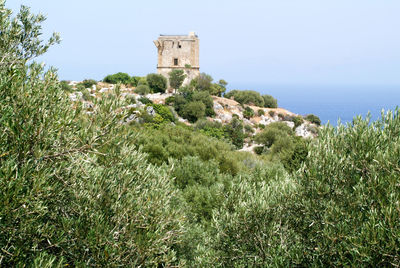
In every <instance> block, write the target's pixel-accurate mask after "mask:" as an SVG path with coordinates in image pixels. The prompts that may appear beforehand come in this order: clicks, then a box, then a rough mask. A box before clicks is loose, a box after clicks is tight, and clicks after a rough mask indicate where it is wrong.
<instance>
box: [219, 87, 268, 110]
mask: <svg viewBox="0 0 400 268" xmlns="http://www.w3.org/2000/svg"><path fill="white" fill-rule="evenodd" d="M224 97H225V98H228V99H230V98H233V99H234V100H235V101H237V102H239V103H240V104H248V105H255V106H258V107H264V98H263V97H261V95H260V93H258V92H257V91H252V90H231V91H229V92H228V93H226V94H225V95H224Z"/></svg>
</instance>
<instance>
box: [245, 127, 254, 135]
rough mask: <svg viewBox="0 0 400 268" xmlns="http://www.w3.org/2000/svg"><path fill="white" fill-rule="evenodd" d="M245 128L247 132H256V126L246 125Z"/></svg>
mask: <svg viewBox="0 0 400 268" xmlns="http://www.w3.org/2000/svg"><path fill="white" fill-rule="evenodd" d="M244 130H245V131H246V133H250V134H252V133H254V128H253V127H252V126H251V125H245V126H244Z"/></svg>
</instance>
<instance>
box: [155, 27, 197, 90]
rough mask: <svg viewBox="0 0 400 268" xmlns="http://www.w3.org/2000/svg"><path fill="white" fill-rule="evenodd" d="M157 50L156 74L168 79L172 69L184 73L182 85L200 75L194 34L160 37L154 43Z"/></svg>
mask: <svg viewBox="0 0 400 268" xmlns="http://www.w3.org/2000/svg"><path fill="white" fill-rule="evenodd" d="M154 44H155V45H156V47H157V49H158V64H157V72H158V73H159V74H162V75H163V76H165V77H166V78H167V79H168V77H169V76H168V74H169V72H171V71H172V70H174V69H181V70H184V71H185V74H186V78H185V81H183V85H187V84H189V82H190V81H191V80H192V79H193V78H195V77H197V76H198V75H199V74H200V64H199V38H198V37H197V35H196V34H195V33H194V32H191V33H189V35H160V37H159V38H158V39H157V40H156V41H154Z"/></svg>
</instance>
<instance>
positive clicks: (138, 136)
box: [0, 2, 400, 267]
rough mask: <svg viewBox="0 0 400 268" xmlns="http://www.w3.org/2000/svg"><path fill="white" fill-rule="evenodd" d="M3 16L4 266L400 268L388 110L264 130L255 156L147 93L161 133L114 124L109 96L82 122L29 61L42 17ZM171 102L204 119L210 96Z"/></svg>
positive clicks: (238, 136) (393, 129)
mask: <svg viewBox="0 0 400 268" xmlns="http://www.w3.org/2000/svg"><path fill="white" fill-rule="evenodd" d="M0 10H1V11H2V12H0V32H1V33H2V38H0V50H1V53H0V55H1V56H0V57H1V60H2V61H3V62H7V63H10V64H9V65H7V68H0V150H1V151H0V193H1V195H0V227H1V228H0V249H1V250H0V265H1V266H4V267H24V266H29V267H30V266H33V267H67V266H68V267H75V266H76V267H86V266H96V267H103V266H107V267H108V266H110V267H136V266H137V267H184V266H187V267H207V266H209V267H214V266H218V267H269V266H272V267H306V266H307V267H308V266H311V267H390V266H395V267H396V266H399V264H400V258H399V252H400V242H399V241H400V232H399V230H400V218H399V200H400V187H399V177H400V162H399V159H400V109H397V110H396V111H394V112H388V113H387V114H386V115H384V114H383V115H382V119H381V120H379V121H376V122H370V121H369V119H368V118H367V119H365V120H363V119H362V118H361V117H358V118H355V119H354V120H353V122H352V124H347V125H346V126H343V125H340V124H339V126H338V127H337V128H333V127H331V126H329V125H328V126H326V127H324V128H322V129H321V131H320V133H319V137H318V138H317V139H314V140H312V141H310V140H305V139H302V138H300V137H295V136H294V133H293V130H292V129H291V128H290V127H288V126H287V125H286V124H284V123H272V124H270V125H268V126H267V127H265V129H264V130H263V131H262V132H261V133H260V134H258V135H257V136H256V138H255V140H256V141H257V142H260V143H262V144H264V146H263V147H258V148H256V149H255V151H256V153H257V154H262V155H261V156H255V155H252V154H249V153H243V152H237V151H235V150H234V149H233V146H232V145H230V144H228V143H226V142H224V141H223V140H225V139H228V140H231V141H232V143H233V144H234V145H235V146H236V147H237V148H241V147H242V146H243V138H244V134H243V123H242V122H241V121H240V120H239V119H238V118H237V117H233V119H232V121H231V123H230V124H228V125H225V126H222V125H221V124H219V123H215V122H209V121H205V120H199V121H198V122H197V123H196V125H195V126H194V129H193V128H192V127H190V126H185V125H183V124H179V123H177V125H176V126H173V124H169V123H168V124H162V123H163V122H173V121H174V117H173V114H172V112H171V110H170V109H169V107H167V106H164V105H161V104H151V102H150V101H149V100H148V101H146V99H144V98H143V99H141V101H142V102H143V103H146V102H148V103H150V105H151V106H152V107H153V109H154V110H155V112H156V114H155V116H149V118H148V119H144V121H145V122H151V124H153V125H158V128H153V127H146V124H144V126H143V125H139V124H132V125H127V124H121V122H122V121H123V119H124V118H126V117H127V116H129V112H131V111H128V110H127V109H122V107H123V106H126V102H127V100H126V99H124V98H122V97H121V96H120V94H119V91H118V88H116V89H117V90H116V91H114V92H111V93H110V94H108V95H107V98H98V99H97V98H96V99H94V100H93V102H94V105H95V107H96V108H95V109H94V110H93V113H92V114H91V115H87V114H86V113H85V111H83V110H82V107H81V105H77V106H76V108H73V107H72V105H71V102H70V101H69V100H68V98H67V97H66V94H65V91H66V89H65V85H63V84H62V83H60V82H59V80H58V78H57V75H56V73H55V71H54V70H53V69H51V68H50V69H49V70H48V71H45V69H44V67H43V66H41V65H39V64H37V63H35V62H30V63H29V64H27V62H28V60H31V59H34V57H36V56H38V55H41V54H43V52H45V51H46V50H47V47H46V46H49V45H50V44H52V43H54V42H55V41H54V40H53V41H52V42H49V43H47V44H45V45H43V44H42V43H41V41H40V40H39V36H40V34H41V33H40V25H39V24H40V23H41V22H42V21H43V19H44V18H43V17H42V16H31V15H30V13H29V10H28V9H27V8H22V9H21V13H20V15H19V16H18V17H17V20H16V22H12V19H11V17H10V14H11V11H10V10H8V9H6V8H5V6H4V2H1V3H0ZM4 55H5V56H4ZM80 89H81V90H82V91H84V90H85V87H84V85H80ZM68 90H69V89H68ZM204 93H205V94H204ZM84 94H85V93H84ZM170 103H173V104H174V106H175V107H177V108H178V110H179V111H180V112H183V111H185V108H187V106H189V105H193V104H196V105H197V106H202V107H203V110H204V111H203V112H205V110H206V107H207V105H208V103H209V94H208V93H207V91H204V92H193V91H192V90H190V89H183V90H182V91H181V94H179V95H175V96H174V98H173V99H171V102H170ZM185 112H187V111H185ZM144 114H145V113H144ZM203 116H204V115H203ZM282 117H283V115H282ZM311 119H312V120H314V121H317V120H316V119H315V118H311ZM291 120H297V119H296V118H292V119H291ZM298 121H299V122H300V121H301V120H298ZM295 123H296V122H295ZM244 129H245V130H246V131H247V132H249V131H251V129H250V128H249V126H245V127H244ZM204 134H206V135H204ZM210 136H211V137H210ZM277 160H278V161H279V162H280V163H279V162H278V161H277Z"/></svg>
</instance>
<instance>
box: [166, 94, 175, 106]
mask: <svg viewBox="0 0 400 268" xmlns="http://www.w3.org/2000/svg"><path fill="white" fill-rule="evenodd" d="M174 102H175V96H169V97H168V98H166V99H165V104H166V105H173V104H174Z"/></svg>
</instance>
